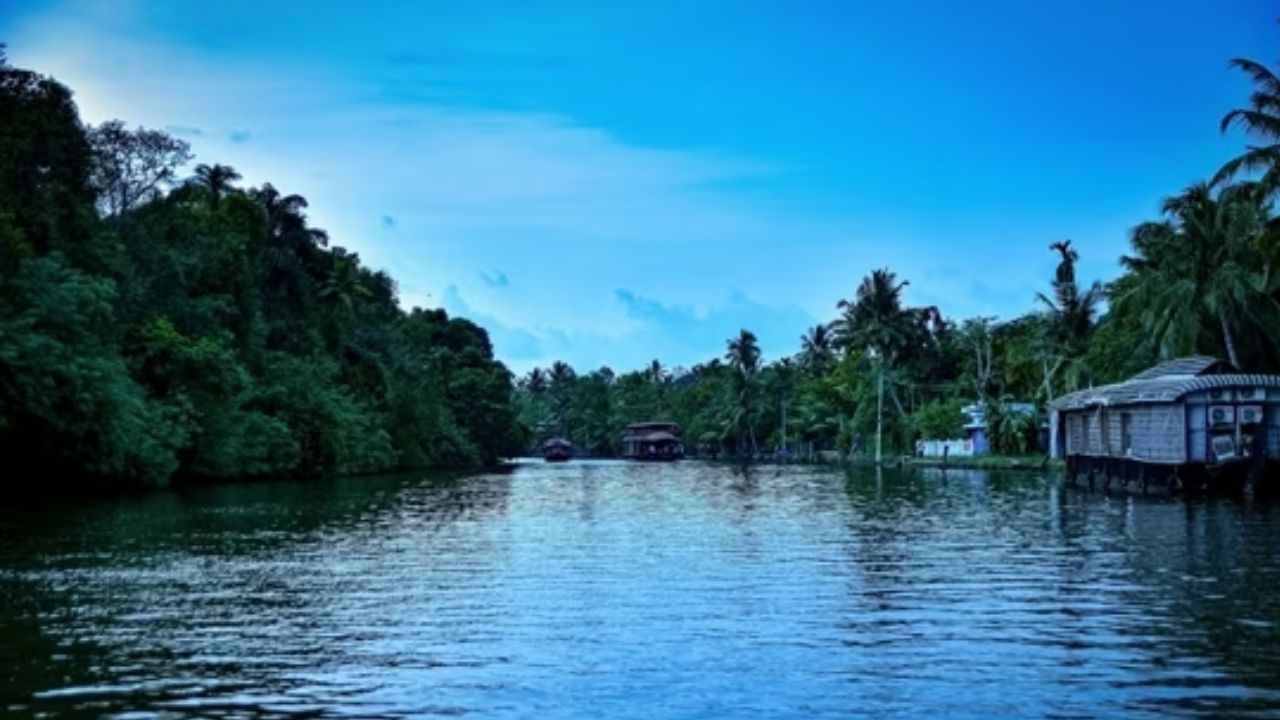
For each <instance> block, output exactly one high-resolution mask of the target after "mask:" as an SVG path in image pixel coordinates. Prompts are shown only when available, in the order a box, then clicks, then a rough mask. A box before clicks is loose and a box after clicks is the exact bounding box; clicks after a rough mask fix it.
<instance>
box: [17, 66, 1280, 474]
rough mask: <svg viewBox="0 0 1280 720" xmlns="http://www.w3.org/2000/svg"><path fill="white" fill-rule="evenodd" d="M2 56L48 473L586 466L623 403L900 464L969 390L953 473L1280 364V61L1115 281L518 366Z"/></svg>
mask: <svg viewBox="0 0 1280 720" xmlns="http://www.w3.org/2000/svg"><path fill="white" fill-rule="evenodd" d="M2 48H3V46H0V138H2V139H3V142H2V143H0V449H3V451H4V452H5V453H6V456H7V460H8V462H9V463H10V464H11V465H12V466H14V467H22V468H27V469H28V470H26V472H28V473H29V477H30V479H31V480H34V481H36V482H37V483H39V482H41V481H43V480H45V479H49V480H51V481H53V482H51V483H49V485H48V486H50V487H59V486H65V484H66V483H69V482H70V481H71V480H70V479H73V480H74V482H76V483H77V484H81V485H83V484H93V485H97V486H100V487H108V488H110V487H122V486H130V485H132V486H140V487H145V486H164V485H168V484H171V483H174V482H187V483H193V482H207V481H222V480H235V479H267V478H275V477H306V476H312V475H331V474H366V473H381V472H394V471H399V470H406V469H414V468H428V467H430V468H476V467H483V466H492V465H494V464H496V463H498V462H499V461H501V460H502V459H503V458H510V457H516V456H521V455H525V454H529V453H531V452H532V451H533V450H534V449H536V447H537V446H538V444H539V443H541V442H542V441H543V440H545V439H546V438H547V437H552V436H559V437H565V438H568V439H569V440H571V441H572V442H573V443H574V445H575V446H576V447H577V448H580V449H581V451H582V452H583V454H584V455H598V456H606V457H607V456H614V455H616V451H617V442H618V438H619V437H620V436H621V431H622V428H623V427H625V426H626V425H627V424H629V423H632V422H637V421H645V420H669V421H673V422H677V423H679V424H680V425H681V426H682V427H683V428H684V430H685V435H684V440H685V445H686V446H687V447H688V448H689V449H690V451H691V453H692V454H695V455H698V456H702V457H712V458H719V459H733V458H743V457H752V458H756V457H777V456H779V455H780V454H781V455H783V456H788V457H799V456H818V455H820V454H833V455H834V456H836V457H852V458H854V459H855V461H859V462H862V461H865V460H866V459H868V458H873V457H877V456H880V455H881V454H883V457H884V459H885V461H886V463H889V462H895V461H896V462H904V463H906V464H910V465H918V464H924V463H923V462H922V459H920V458H906V459H902V458H903V456H904V455H907V454H909V452H910V449H911V448H912V447H913V444H914V441H915V440H916V439H917V438H921V437H929V438H946V437H958V436H960V435H961V433H962V430H963V425H964V423H965V422H966V417H965V415H964V413H963V412H962V410H961V409H962V408H963V407H964V406H965V405H968V404H972V403H977V404H979V405H981V406H983V408H984V410H985V416H986V421H987V431H988V438H989V441H990V444H991V447H992V450H993V452H994V453H995V455H994V456H992V457H990V458H950V459H949V461H948V462H947V466H948V467H956V468H959V467H966V466H969V463H974V464H975V466H980V467H989V466H990V464H992V463H994V464H995V465H996V466H998V467H1008V466H1009V465H1010V464H1011V463H1023V462H1026V463H1028V464H1030V463H1032V462H1033V461H1032V460H1029V459H1028V460H1022V459H1017V460H1010V459H1009V457H1006V456H1013V457H1015V458H1022V457H1024V456H1029V455H1031V454H1032V453H1033V452H1034V451H1035V449H1036V447H1037V446H1038V444H1039V441H1040V433H1041V422H1042V413H1043V408H1044V407H1045V405H1046V404H1047V403H1048V402H1049V401H1051V400H1052V399H1053V398H1055V397H1057V396H1060V395H1062V394H1064V393H1066V392H1070V391H1073V390H1076V389H1079V388H1083V387H1088V386H1090V385H1097V384H1102V383H1107V382H1113V381H1116V380H1119V379H1122V378H1125V377H1128V376H1130V375H1132V374H1134V373H1136V372H1137V371H1139V370H1141V369H1143V368H1146V367H1148V366H1150V365H1153V364H1155V363H1156V362H1158V361H1159V360H1161V359H1167V358H1171V357H1176V356H1181V355H1189V354H1208V355H1215V356H1219V357H1223V358H1225V359H1228V360H1230V361H1231V362H1232V363H1233V364H1234V365H1236V366H1237V367H1239V368H1241V369H1242V370H1245V371H1248V372H1276V371H1278V370H1280V268H1278V265H1280V222H1278V220H1277V218H1276V216H1275V214H1274V212H1273V203H1274V201H1275V199H1276V197H1277V195H1278V194H1280V78H1277V76H1276V75H1275V74H1274V73H1273V72H1272V71H1271V70H1269V69H1268V68H1267V67H1265V66H1263V65H1261V64H1258V63H1255V62H1252V61H1249V60H1242V59H1237V60H1234V61H1232V63H1231V64H1232V66H1233V68H1234V69H1235V70H1237V71H1241V72H1243V73H1244V74H1246V75H1247V76H1248V77H1249V78H1250V79H1251V81H1252V82H1253V85H1254V92H1253V94H1252V95H1251V96H1250V97H1249V98H1247V104H1246V105H1244V106H1242V107H1240V108H1237V109H1234V110H1230V111H1229V112H1227V113H1226V115H1225V116H1224V117H1223V120H1222V126H1221V128H1220V130H1221V131H1224V132H1225V131H1226V130H1227V129H1228V128H1230V127H1239V128H1240V129H1242V130H1243V131H1244V132H1245V133H1246V135H1248V137H1249V144H1248V145H1247V146H1246V147H1245V148H1244V149H1243V152H1242V155H1240V156H1239V157H1238V158H1236V159H1234V160H1231V161H1230V162H1228V163H1227V164H1226V165H1225V166H1223V167H1222V168H1220V169H1214V168H1207V169H1206V170H1207V171H1208V172H1212V173H1213V174H1212V175H1211V176H1210V177H1209V178H1208V179H1207V180H1205V181H1204V182H1201V183H1197V184H1194V185H1192V186H1190V187H1189V188H1187V189H1185V190H1184V191H1181V192H1179V193H1176V194H1174V195H1172V196H1171V197H1169V198H1168V199H1167V200H1166V201H1165V202H1164V204H1163V206H1162V207H1161V208H1160V216H1159V217H1158V218H1156V219H1153V220H1151V221H1149V222H1143V223H1140V224H1138V225H1137V226H1136V227H1135V228H1134V229H1133V230H1132V233H1131V236H1130V238H1129V241H1130V245H1131V250H1130V253H1129V254H1127V255H1125V256H1124V257H1122V258H1121V266H1122V274H1121V275H1120V276H1119V277H1117V278H1115V279H1114V280H1112V281H1110V282H1107V283H1105V284H1103V283H1098V282H1094V283H1091V284H1088V285H1086V284H1084V283H1082V282H1081V281H1079V280H1078V279H1077V276H1076V265H1077V262H1078V261H1079V253H1078V251H1077V250H1076V248H1075V247H1073V244H1072V241H1071V240H1061V241H1057V242H1053V243H1051V244H1048V251H1049V252H1051V253H1053V255H1054V257H1055V258H1056V259H1057V268H1056V271H1055V272H1054V274H1053V276H1052V277H1049V278H1046V286H1045V287H1046V290H1045V292H1044V293H1041V294H1038V296H1037V297H1036V298H1028V302H1034V303H1035V306H1034V307H1033V308H1032V309H1030V310H1029V311H1028V312H1027V313H1025V314H1023V315H1021V316H1018V317H1014V318H1011V319H1006V320H997V319H996V318H992V317H975V318H968V319H964V320H956V319H953V318H948V317H947V316H945V315H944V314H943V312H942V311H941V310H940V309H939V308H937V307H932V306H929V307H909V306H906V305H904V302H903V291H904V289H905V288H906V287H907V286H908V284H909V283H908V281H907V280H905V279H900V278H899V277H898V276H897V275H896V274H895V273H894V272H893V271H892V270H890V269H888V268H882V269H876V270H874V271H872V272H871V273H869V274H868V275H866V276H865V277H864V278H863V279H862V280H861V282H860V284H858V285H857V286H856V289H855V292H854V294H853V297H852V298H850V299H845V300H840V301H838V302H837V303H836V305H835V308H834V309H835V311H836V313H835V317H834V319H832V320H831V321H830V322H827V323H823V324H820V325H817V326H815V327H813V328H811V329H809V330H808V331H807V332H806V333H805V334H804V335H803V336H802V337H801V338H800V346H799V349H798V351H796V352H794V353H793V354H791V355H787V356H781V357H779V359H777V360H774V361H773V362H768V363H766V362H765V361H764V359H763V358H764V356H763V351H762V348H761V347H760V346H759V343H758V341H757V339H756V336H755V335H754V334H753V333H751V332H750V331H749V330H746V329H743V330H742V331H741V332H740V333H739V334H738V335H736V336H735V337H732V338H729V339H728V340H727V341H726V344H725V352H724V355H723V357H722V358H714V359H710V360H708V361H707V362H704V363H700V364H697V365H695V366H693V367H691V368H667V367H665V366H664V365H662V363H661V362H659V361H658V360H654V361H653V362H652V363H651V364H650V365H649V367H647V368H644V369H642V370H638V371H634V372H626V373H621V374H619V373H615V372H614V370H612V369H611V368H608V367H602V368H599V369H596V370H592V371H589V372H583V373H579V372H577V371H575V370H574V369H573V368H572V367H570V366H569V365H568V364H566V363H563V362H556V363H554V364H552V365H551V366H550V367H549V368H545V369H543V368H536V369H534V370H532V371H530V372H529V373H528V374H527V375H525V376H524V377H522V378H520V379H519V381H518V382H517V381H516V380H515V378H514V377H513V375H512V374H511V372H510V371H509V370H508V369H507V368H506V366H505V365H503V364H502V363H501V362H500V361H498V360H497V359H496V358H495V356H494V352H493V348H492V346H491V344H490V341H489V337H488V335H487V333H486V332H485V330H484V329H483V328H481V327H479V326H478V325H476V324H474V323H472V322H470V321H468V320H466V319H462V318H454V317H450V316H448V314H447V313H445V312H444V311H443V310H429V309H421V308H412V309H409V310H405V309H402V308H401V307H400V305H399V302H398V298H397V289H396V282H395V280H394V279H393V278H391V277H390V276H389V275H388V274H386V273H385V272H383V271H378V270H373V269H371V268H368V267H366V266H364V265H363V264H362V263H361V260H360V258H359V256H358V255H357V254H356V253H353V252H350V251H348V250H346V249H345V248H344V247H342V246H341V245H339V244H338V242H339V241H340V240H341V239H339V238H330V237H329V235H328V234H327V233H326V232H325V231H324V230H322V229H320V228H316V227H313V226H311V225H310V224H309V223H308V220H307V215H306V209H307V201H306V199H305V198H302V197H300V196H298V195H291V194H288V193H287V192H286V191H282V190H277V189H276V188H274V187H272V186H271V185H270V184H267V183H264V184H262V185H260V186H258V187H242V186H241V185H239V184H238V183H239V180H240V176H239V175H238V173H236V171H235V170H234V169H233V168H230V167H227V166H224V165H218V164H203V163H202V164H198V165H195V166H194V168H193V172H191V173H187V172H186V171H185V170H184V168H186V167H187V166H188V164H189V163H190V162H191V161H192V160H193V156H192V155H191V152H190V148H189V146H188V145H187V144H186V143H184V142H183V141H181V140H180V139H177V138H174V137H172V136H169V135H167V134H165V133H163V132H159V131H155V130H148V129H144V128H141V127H138V128H132V129H131V128H129V127H128V126H126V125H125V124H124V123H123V122H120V121H111V122H106V123H103V124H101V125H98V126H90V125H86V124H84V123H83V122H82V121H81V120H80V118H79V115H78V111H77V109H76V106H75V104H74V102H73V100H72V93H71V90H69V89H68V88H66V87H64V86H63V85H61V84H59V83H58V82H56V81H55V80H53V79H51V78H48V77H45V76H42V75H40V74H38V73H37V72H34V71H30V70H24V69H20V68H16V67H13V66H11V65H9V64H8V63H7V61H6V60H5V58H4V55H3V49H2ZM1206 131H1207V132H1212V131H1213V129H1212V128H1206ZM854 276H856V274H855V275H854ZM1016 402H1027V403H1034V404H1035V406H1036V407H1037V408H1039V409H1040V411H1039V413H1036V414H1027V413H1024V412H1019V411H1015V410H1014V409H1013V407H1012V404H1013V403H1016ZM828 456H830V455H828ZM1002 462H1003V463H1004V464H1001V463H1002ZM1038 462H1040V463H1044V459H1043V456H1039V458H1038ZM938 464H939V465H941V462H940V461H939V462H938ZM1050 466H1051V465H1050Z"/></svg>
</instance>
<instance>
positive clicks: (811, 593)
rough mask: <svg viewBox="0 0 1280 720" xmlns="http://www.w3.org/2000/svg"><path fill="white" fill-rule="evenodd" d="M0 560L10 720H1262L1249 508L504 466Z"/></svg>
mask: <svg viewBox="0 0 1280 720" xmlns="http://www.w3.org/2000/svg"><path fill="white" fill-rule="evenodd" d="M0 537H3V538H4V543H3V546H2V547H0V667H2V668H4V669H0V673H2V674H0V678H3V681H2V684H0V709H8V710H9V711H10V712H13V713H16V714H34V713H37V712H45V713H49V714H50V715H51V716H55V717H57V716H67V717H69V716H98V715H106V716H113V715H119V716H121V717H129V718H140V717H197V716H198V717H241V716H249V717H258V716H264V715H269V716H281V717H304V716H305V717H316V716H350V717H374V716H386V717H402V716H423V715H433V714H449V715H456V714H475V715H478V716H484V717H517V716H519V717H528V716H538V717H549V718H550V717H582V718H598V717H637V718H640V717H643V718H652V717H694V716H698V717H718V716H728V715H732V716H734V717H760V718H778V717H837V716H850V715H859V716H867V715H871V716H877V717H918V716H921V715H939V716H947V717H974V718H978V717H982V718H988V717H1027V716H1046V715H1052V716H1072V717H1075V716H1118V715H1124V716H1128V717H1137V716H1149V717H1170V716H1203V717H1214V716H1221V715H1233V716H1248V715H1256V716H1258V717H1262V716H1270V717H1274V716H1275V713H1277V712H1280V629H1278V625H1277V623H1280V593H1277V591H1276V589H1277V588H1280V564H1278V562H1277V561H1278V559H1280V558H1278V557H1277V555H1278V554H1280V515H1278V514H1277V510H1276V509H1274V508H1272V507H1269V506H1266V505H1255V504H1250V503H1240V502H1233V501H1223V500H1193V501H1181V500H1172V499H1147V498H1135V497H1127V496H1126V497H1108V496H1107V495H1105V494H1103V493H1096V492H1095V493H1090V492H1087V491H1082V490H1075V489H1071V488H1064V487H1062V485H1061V484H1060V482H1059V481H1058V480H1057V479H1055V478H1051V477H1044V476H1036V475H1026V474H1023V475H1014V474H996V473H991V474H988V473H983V472H956V471H950V472H947V473H942V472H939V471H925V472H889V471H886V472H885V473H884V474H882V475H877V474H875V473H873V472H871V471H856V472H853V473H851V474H843V473H840V472H838V471H830V470H823V469H812V468H778V467H757V468H748V469H742V468H734V467H730V466H719V465H706V464H699V463H695V462H684V463H677V464H663V465H647V464H622V463H610V462H575V463H570V464H567V465H547V464H543V463H529V464H523V465H519V466H517V467H516V468H514V469H512V470H510V471H508V472H503V473H496V474H486V475H479V476H474V477H465V478H454V479H427V478H406V477H400V478H359V479H345V480H337V481H331V482H314V483H281V484H255V485H238V486H226V487H216V488H199V489H192V490H187V491H182V492H172V493H156V494H152V495H146V496H139V497H130V498H123V499H115V500H93V501H84V502H81V503H76V504H73V505H70V506H65V505H64V506H61V507H52V506H49V505H32V506H26V507H20V508H13V509H9V510H4V511H0Z"/></svg>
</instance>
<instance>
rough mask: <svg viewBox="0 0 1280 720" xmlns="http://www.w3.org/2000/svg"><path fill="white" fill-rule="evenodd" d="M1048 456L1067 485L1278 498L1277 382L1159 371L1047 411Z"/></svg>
mask: <svg viewBox="0 0 1280 720" xmlns="http://www.w3.org/2000/svg"><path fill="white" fill-rule="evenodd" d="M1049 426H1050V433H1049V436H1050V452H1051V454H1052V455H1053V456H1055V457H1061V458H1065V459H1066V463H1067V472H1068V475H1069V476H1070V477H1072V478H1079V477H1084V478H1086V479H1088V480H1089V481H1090V482H1091V483H1093V482H1103V483H1106V484H1112V483H1119V484H1124V485H1129V484H1131V483H1136V484H1137V486H1138V487H1141V488H1142V489H1143V490H1145V489H1146V488H1147V487H1148V486H1149V485H1151V484H1156V485H1161V486H1165V487H1168V488H1169V489H1172V490H1175V491H1177V490H1220V491H1227V492H1233V491H1239V490H1241V489H1242V488H1244V487H1245V486H1247V485H1251V486H1253V488H1254V489H1255V490H1261V491H1268V492H1274V491H1275V490H1276V489H1278V488H1280V477H1277V475H1278V474H1280V375H1254V374H1246V373H1241V372H1239V371H1238V370H1237V369H1236V368H1235V367H1233V366H1232V365H1231V364H1230V363H1227V362H1225V361H1222V360H1219V359H1217V358H1212V357H1203V356H1197V357H1187V358H1181V359H1178V360H1172V361H1170V362H1166V363H1162V364H1160V365H1157V366H1155V367H1153V368H1150V369H1149V370H1146V371H1144V372H1142V373H1139V374H1138V375H1135V376H1134V377H1132V378H1130V379H1129V380H1126V381H1124V382H1120V383H1115V384H1112V385H1105V386H1102V387H1097V388H1090V389H1088V390H1081V391H1078V392H1074V393H1071V394H1069V395H1064V396H1063V397H1061V398H1058V399H1057V400H1055V401H1054V402H1052V403H1050V405H1049Z"/></svg>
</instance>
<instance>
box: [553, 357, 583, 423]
mask: <svg viewBox="0 0 1280 720" xmlns="http://www.w3.org/2000/svg"><path fill="white" fill-rule="evenodd" d="M547 378H548V380H550V393H551V413H552V419H553V420H554V422H555V424H556V428H557V432H558V433H559V434H560V435H561V436H564V435H568V434H569V420H570V418H569V415H570V411H571V410H572V407H571V406H572V404H573V381H574V380H575V379H577V373H575V372H574V371H573V368H572V367H570V366H569V364H568V363H566V362H564V361H562V360H557V361H555V362H554V363H551V372H550V373H549V374H548V376H547Z"/></svg>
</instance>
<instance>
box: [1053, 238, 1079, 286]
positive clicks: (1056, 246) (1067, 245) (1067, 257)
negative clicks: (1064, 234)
mask: <svg viewBox="0 0 1280 720" xmlns="http://www.w3.org/2000/svg"><path fill="white" fill-rule="evenodd" d="M1049 249H1050V250H1056V251H1057V252H1058V253H1059V254H1060V255H1062V261H1061V262H1059V263H1058V270H1057V273H1056V274H1055V278H1056V281H1057V282H1060V283H1067V282H1075V281H1076V261H1077V260H1079V259H1080V253H1078V252H1076V251H1075V249H1074V248H1072V247H1071V241H1070V240H1059V241H1058V242H1055V243H1049Z"/></svg>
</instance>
